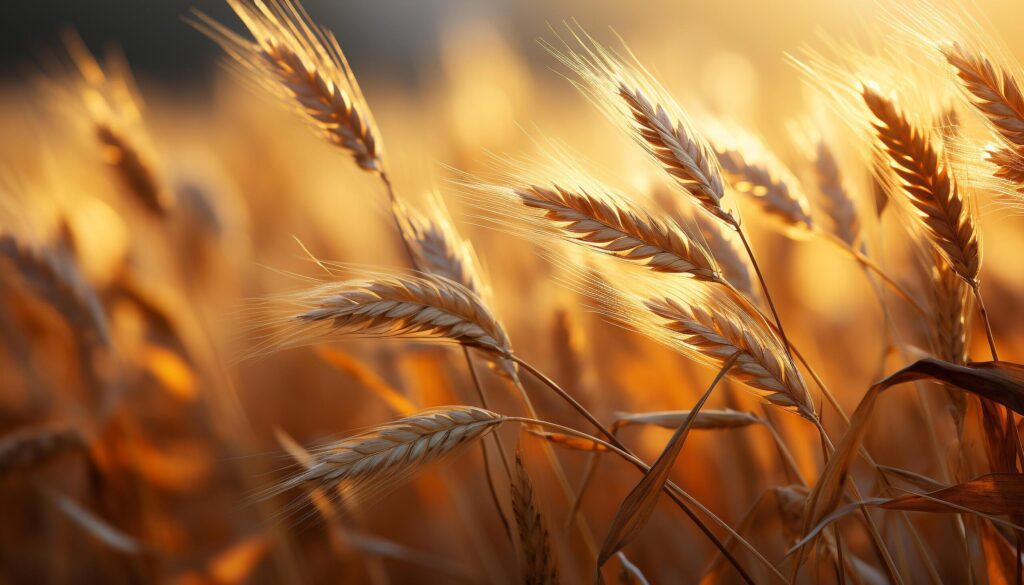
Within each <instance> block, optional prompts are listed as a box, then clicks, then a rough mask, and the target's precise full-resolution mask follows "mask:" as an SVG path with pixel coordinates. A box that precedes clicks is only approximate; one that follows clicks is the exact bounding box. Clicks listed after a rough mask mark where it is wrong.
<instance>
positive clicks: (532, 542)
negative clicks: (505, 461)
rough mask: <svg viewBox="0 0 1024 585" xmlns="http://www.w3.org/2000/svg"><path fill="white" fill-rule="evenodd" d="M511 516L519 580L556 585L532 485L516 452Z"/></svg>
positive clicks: (539, 584) (544, 530) (544, 527)
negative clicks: (519, 559)
mask: <svg viewBox="0 0 1024 585" xmlns="http://www.w3.org/2000/svg"><path fill="white" fill-rule="evenodd" d="M511 487H512V490H511V492H512V514H513V515H514V516H515V519H516V527H517V528H518V532H519V545H520V549H521V555H522V562H521V565H522V573H523V575H522V577H523V583H524V584H526V585H556V584H557V583H558V582H559V579H558V569H557V566H556V564H555V556H554V553H553V552H552V550H551V542H550V541H549V539H548V529H547V527H546V526H545V524H544V518H543V517H542V516H541V513H540V510H539V509H538V508H537V504H536V502H535V501H534V494H533V482H531V481H530V476H529V474H527V472H526V467H525V466H524V465H523V458H522V455H521V454H520V453H519V451H518V450H517V451H516V470H515V475H514V476H513V481H512V486H511Z"/></svg>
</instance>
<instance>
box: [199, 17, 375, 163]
mask: <svg viewBox="0 0 1024 585" xmlns="http://www.w3.org/2000/svg"><path fill="white" fill-rule="evenodd" d="M227 2H228V4H229V5H230V6H231V8H232V9H233V10H234V11H235V14H237V15H238V17H239V18H240V19H241V20H242V22H243V23H244V24H245V26H246V28H248V29H249V33H250V34H251V35H252V37H253V40H251V41H250V40H247V39H245V38H243V37H241V36H239V35H237V34H235V33H234V32H231V31H230V30H228V29H227V28H225V27H224V26H222V25H220V24H219V23H217V22H215V21H214V20H212V19H211V18H209V17H208V16H206V15H203V14H199V21H198V22H197V23H196V25H197V27H199V28H200V29H201V30H202V31H203V32H205V33H206V34H207V35H208V36H210V38H212V39H213V40H214V41H216V42H217V43H218V44H219V45H221V47H223V48H224V50H225V51H226V52H227V53H228V54H229V55H230V56H231V57H232V58H233V59H234V60H235V62H236V63H237V64H238V66H240V67H241V68H242V69H243V70H245V71H247V72H248V73H249V74H250V76H251V79H252V80H253V81H255V82H256V83H257V84H259V85H260V86H262V87H263V88H265V89H267V90H268V91H270V92H271V93H272V94H273V95H275V96H277V97H278V98H279V99H280V100H281V101H282V102H283V103H285V104H286V105H289V106H290V107H292V108H293V109H296V110H297V111H298V112H299V113H300V114H302V116H303V117H304V118H305V119H306V120H307V121H309V122H310V123H312V124H313V126H314V127H315V128H317V129H319V131H320V132H321V134H322V135H323V136H324V138H326V139H327V141H328V142H330V143H331V144H333V145H334V146H337V147H338V148H340V149H342V150H344V151H345V152H347V153H349V154H350V155H351V156H352V158H353V159H354V160H355V162H356V164H357V165H359V167H360V168H362V169H364V170H367V171H372V172H381V171H382V170H383V166H382V160H381V155H382V152H381V148H380V145H379V143H378V141H377V138H376V129H375V127H374V123H373V119H372V118H371V116H370V110H369V107H368V106H367V105H366V100H365V99H364V98H363V94H362V91H361V90H360V89H359V84H358V83H357V82H356V79H355V76H354V75H353V74H352V70H351V69H350V67H349V65H348V61H347V60H346V59H345V56H344V54H343V53H342V52H341V47H340V46H339V45H338V41H337V40H336V39H335V38H334V35H333V34H331V33H330V32H329V31H327V30H325V29H323V28H321V27H318V26H317V25H315V24H314V23H313V22H312V21H311V20H310V18H309V15H308V14H307V13H306V11H305V9H303V8H302V7H301V6H300V5H299V4H298V3H297V2H295V1H294V0H227Z"/></svg>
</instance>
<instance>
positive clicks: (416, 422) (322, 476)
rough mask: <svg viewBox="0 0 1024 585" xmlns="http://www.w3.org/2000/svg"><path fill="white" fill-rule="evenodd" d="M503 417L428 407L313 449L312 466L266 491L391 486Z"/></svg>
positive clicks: (360, 491) (354, 492)
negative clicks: (311, 485) (308, 486)
mask: <svg viewBox="0 0 1024 585" xmlns="http://www.w3.org/2000/svg"><path fill="white" fill-rule="evenodd" d="M503 420H504V419H503V417H501V416H500V415H497V414H495V413H493V412H490V411H488V410H484V409H482V408H475V407H471V406H442V407H437V408H431V409H427V410H423V411H420V412H418V413H416V414H413V415H411V416H407V417H404V418H401V419H398V420H395V421H392V422H389V423H386V424H383V425H380V426H377V427H374V428H372V429H370V430H368V431H366V432H363V433H360V434H358V435H354V436H352V437H349V438H347V439H343V440H341V441H338V442H336V443H332V444H329V445H326V446H324V447H320V448H317V449H313V450H311V451H310V454H311V456H312V460H311V461H310V465H309V466H308V468H307V469H305V470H304V471H301V472H300V473H298V474H297V475H295V476H294V477H291V478H289V479H287V480H285V481H284V482H283V483H281V484H280V485H278V486H276V487H275V488H273V489H272V490H271V492H269V493H268V494H267V495H268V496H272V495H275V494H278V493H282V492H284V491H287V490H289V489H292V488H295V487H299V486H301V485H306V484H316V485H317V486H318V487H323V488H336V487H337V488H341V489H342V490H343V491H344V492H345V493H346V494H347V495H349V496H351V497H360V496H362V495H364V494H367V493H368V492H372V491H374V490H377V489H384V488H388V487H392V486H394V485H396V484H397V483H399V482H400V481H401V480H402V479H405V478H408V477H410V476H411V475H413V474H414V473H416V472H417V471H418V470H420V469H421V468H422V467H423V466H424V465H426V464H428V463H430V462H432V461H437V460H439V459H441V458H443V457H446V456H449V455H452V454H454V453H456V452H458V451H459V450H461V449H462V448H463V447H465V446H467V445H470V444H472V443H473V442H475V441H477V440H478V439H480V438H482V437H483V436H485V435H486V434H487V433H489V432H491V431H492V430H493V429H494V427H495V426H496V425H498V424H499V423H501V422H502V421H503Z"/></svg>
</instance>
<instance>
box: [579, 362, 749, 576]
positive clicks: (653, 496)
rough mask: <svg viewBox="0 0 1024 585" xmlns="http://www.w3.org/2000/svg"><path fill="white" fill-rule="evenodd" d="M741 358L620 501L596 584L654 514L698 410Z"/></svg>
mask: <svg viewBox="0 0 1024 585" xmlns="http://www.w3.org/2000/svg"><path fill="white" fill-rule="evenodd" d="M740 355H741V354H740V352H736V353H734V354H732V357H730V358H729V359H728V360H726V362H725V364H723V366H722V369H721V370H719V372H718V375H717V376H715V379H714V380H713V381H712V382H711V385H710V386H708V389H707V391H706V392H704V395H703V396H701V398H700V400H698V401H697V404H695V405H694V406H693V409H692V410H691V412H692V414H691V415H690V416H689V417H687V419H686V422H685V423H683V425H682V426H680V427H679V428H678V429H677V430H676V432H675V434H673V435H672V438H671V439H669V441H668V444H667V445H666V446H665V450H664V451H662V452H661V455H660V456H659V457H658V460H657V461H656V462H655V463H654V465H652V466H651V468H650V469H649V470H648V471H647V473H645V474H644V477H643V479H641V480H640V483H638V484H636V487H634V488H633V490H632V491H630V492H629V495H627V496H626V499H625V500H623V502H622V505H621V506H620V507H619V511H618V512H616V514H615V519H614V520H612V526H611V528H610V529H609V530H608V535H607V536H605V539H604V544H602V545H601V552H600V554H599V555H598V557H597V568H596V574H595V582H600V580H601V567H602V566H604V564H605V562H606V561H607V560H608V559H610V558H611V557H612V555H614V554H615V553H616V552H618V551H619V550H621V549H622V547H624V546H626V544H628V543H629V541H630V540H632V539H633V538H635V537H636V535H637V534H639V533H640V530H641V529H642V528H643V527H644V525H645V524H647V520H648V519H649V518H650V517H651V514H652V513H653V512H654V505H655V504H657V503H658V495H659V494H660V493H661V490H662V489H663V488H664V487H665V483H666V482H667V481H668V475H669V472H670V471H672V466H673V465H674V464H675V462H676V457H678V456H679V452H680V451H681V450H682V448H683V443H684V442H685V441H686V436H687V435H688V434H689V433H690V427H691V426H693V421H694V420H695V415H696V414H697V413H699V412H700V408H701V407H702V406H704V402H705V401H707V399H708V397H709V396H711V392H712V391H713V390H714V389H715V386H717V385H718V382H719V381H720V380H721V379H722V377H723V376H725V374H726V372H728V371H729V368H731V367H732V365H733V364H734V363H736V360H737V359H739V357H740Z"/></svg>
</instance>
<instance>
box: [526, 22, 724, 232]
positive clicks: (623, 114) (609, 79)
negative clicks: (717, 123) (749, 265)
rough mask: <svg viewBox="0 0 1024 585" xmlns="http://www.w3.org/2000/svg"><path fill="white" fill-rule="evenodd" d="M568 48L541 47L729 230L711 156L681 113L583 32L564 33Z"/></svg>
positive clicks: (633, 66) (652, 83)
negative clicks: (567, 69) (574, 77)
mask: <svg viewBox="0 0 1024 585" xmlns="http://www.w3.org/2000/svg"><path fill="white" fill-rule="evenodd" d="M569 33H570V35H571V36H572V38H573V40H574V41H575V43H574V44H570V43H563V46H562V47H554V46H553V45H546V46H547V49H548V51H549V52H550V53H551V54H552V55H554V57H555V58H556V59H558V60H559V61H560V62H562V64H564V65H565V66H566V67H568V68H569V69H570V70H572V71H573V72H574V73H575V74H576V76H577V77H578V78H579V82H574V84H575V85H577V87H578V88H579V89H580V90H581V91H582V92H583V93H584V94H585V95H587V96H588V97H589V98H590V99H591V101H593V102H594V104H595V105H597V107H598V108H599V109H601V110H602V111H603V112H604V113H605V114H606V115H607V116H608V117H609V118H610V119H612V121H614V122H616V123H617V124H619V125H620V126H621V127H622V128H623V130H624V131H625V132H626V133H627V135H628V136H630V137H631V138H632V139H633V140H634V141H635V142H636V143H637V144H639V145H640V146H641V147H642V148H643V149H644V150H645V151H646V152H647V153H648V155H649V156H650V157H651V158H652V159H653V160H654V161H655V162H656V163H657V164H658V166H660V167H661V168H662V169H663V170H664V171H665V172H666V173H667V174H668V176H669V177H670V178H671V180H672V184H673V185H675V186H676V187H678V188H679V189H681V190H682V191H683V192H685V193H687V194H688V195H689V196H691V197H692V198H693V200H694V202H695V203H696V204H697V205H698V207H699V208H700V209H702V210H704V211H705V212H707V213H708V214H710V215H712V216H714V217H716V218H718V219H720V220H722V221H724V222H726V223H727V224H729V225H735V224H736V219H735V218H734V217H733V215H732V214H731V213H730V212H729V211H728V210H726V209H725V208H724V207H723V206H722V199H723V197H724V196H725V185H724V182H723V180H722V175H721V170H720V169H719V165H718V162H717V159H716V157H715V153H714V151H713V150H712V149H711V146H710V145H709V144H708V142H707V141H706V140H705V139H704V137H703V136H702V135H701V134H700V133H699V132H697V131H696V129H695V128H694V126H693V124H691V123H690V121H689V119H688V117H687V116H686V113H685V111H684V110H683V109H682V108H681V107H680V106H679V105H678V104H677V103H676V101H675V100H674V99H673V98H672V96H671V94H669V93H668V92H667V91H666V90H665V89H664V87H662V85H661V84H660V83H659V82H658V81H657V80H656V79H655V78H654V76H652V75H651V74H650V72H648V71H647V70H646V69H645V68H644V67H643V66H642V65H641V64H640V63H639V62H638V61H637V60H636V58H635V57H633V56H632V55H630V59H626V58H623V57H622V56H620V55H618V54H617V53H615V52H614V51H612V50H610V49H608V48H606V47H604V46H602V45H600V44H599V43H597V42H596V41H595V40H594V39H593V38H591V37H590V36H589V35H588V34H586V33H585V32H583V31H581V30H578V29H573V28H570V29H569Z"/></svg>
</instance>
